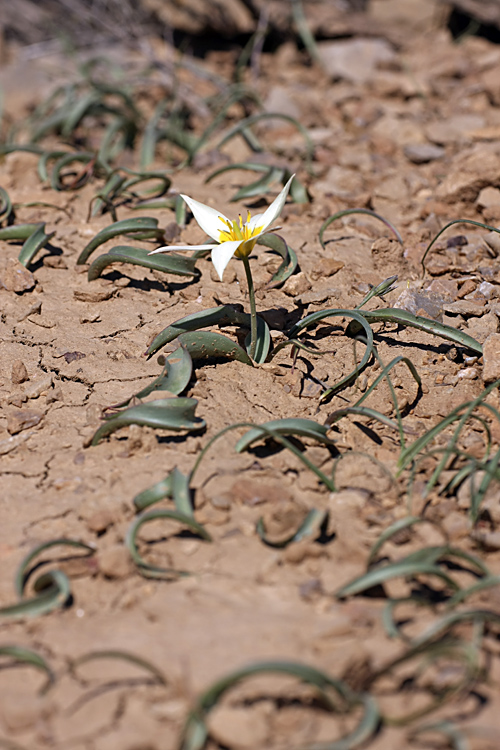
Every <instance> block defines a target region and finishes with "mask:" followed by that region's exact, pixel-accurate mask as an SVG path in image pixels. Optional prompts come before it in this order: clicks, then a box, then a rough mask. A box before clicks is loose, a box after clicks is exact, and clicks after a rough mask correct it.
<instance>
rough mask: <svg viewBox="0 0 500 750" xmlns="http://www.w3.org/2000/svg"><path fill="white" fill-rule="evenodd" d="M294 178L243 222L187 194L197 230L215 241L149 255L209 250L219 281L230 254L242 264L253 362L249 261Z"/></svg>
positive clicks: (254, 319)
mask: <svg viewBox="0 0 500 750" xmlns="http://www.w3.org/2000/svg"><path fill="white" fill-rule="evenodd" d="M294 177H295V175H292V176H291V177H290V179H289V180H288V182H287V183H286V185H285V187H284V188H283V190H282V191H281V192H280V194H279V195H278V196H277V197H276V198H275V199H274V201H273V202H272V203H271V205H270V206H269V208H267V210H266V211H264V213H263V214H256V215H255V216H251V214H250V211H249V212H248V215H247V220H246V221H243V218H242V216H241V214H240V216H239V218H238V219H235V220H233V221H231V220H230V219H228V218H227V217H226V216H225V215H224V214H223V213H222V212H221V211H217V210H216V209H215V208H212V207H211V206H206V205H205V204H204V203H200V202H199V201H196V200H194V199H193V198H190V197H189V196H188V195H181V197H182V198H183V199H184V201H185V202H186V203H187V205H188V206H189V208H190V209H191V211H192V212H193V216H194V218H195V219H196V221H197V222H198V224H199V225H200V227H201V228H202V229H203V230H204V231H205V232H206V233H207V234H208V236H209V237H211V238H212V240H214V242H210V243H206V244H203V245H168V246H165V247H159V248H158V249H157V250H153V252H152V253H150V255H154V254H155V253H166V252H170V251H177V250H211V251H212V263H213V264H214V268H215V270H216V271H217V274H218V276H219V278H220V280H221V281H222V276H223V274H224V271H225V269H226V266H227V264H228V263H229V261H230V260H231V258H232V257H233V255H235V256H236V257H237V258H240V260H242V261H243V265H244V267H245V274H246V277H247V283H248V296H249V299H250V314H251V344H250V352H249V354H250V357H251V358H252V359H253V358H254V356H255V348H256V345H257V312H256V308H255V291H254V286H253V279H252V272H251V270H250V263H249V261H248V258H249V256H250V254H251V252H252V250H253V249H254V247H255V243H256V242H257V240H258V239H259V237H262V235H264V234H268V233H269V232H272V231H273V230H272V229H269V227H270V226H271V224H272V223H273V221H275V220H276V219H277V218H278V216H279V215H280V213H281V211H282V210H283V206H284V205H285V201H286V198H287V195H288V191H289V190H290V186H291V184H292V181H293V178H294ZM275 228H276V227H275Z"/></svg>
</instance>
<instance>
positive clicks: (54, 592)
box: [0, 570, 71, 620]
mask: <svg viewBox="0 0 500 750" xmlns="http://www.w3.org/2000/svg"><path fill="white" fill-rule="evenodd" d="M33 588H34V590H35V593H36V596H33V597H32V598H30V599H23V600H22V601H20V602H18V603H17V604H11V605H10V606H8V607H2V608H1V609H0V619H4V620H22V619H24V618H25V617H38V616H39V615H45V614H47V613H48V612H52V611H53V610H54V609H59V608H60V607H64V606H65V604H67V603H68V601H69V600H70V598H71V587H70V583H69V580H68V577H67V575H66V574H65V573H63V572H62V571H61V570H52V571H50V572H49V573H44V574H43V575H41V576H39V577H38V578H37V579H36V581H35V583H34V586H33Z"/></svg>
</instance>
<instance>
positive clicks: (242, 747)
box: [207, 704, 268, 750]
mask: <svg viewBox="0 0 500 750" xmlns="http://www.w3.org/2000/svg"><path fill="white" fill-rule="evenodd" d="M263 708H264V707H263V706H259V705H258V704H253V705H252V704H250V705H249V706H246V707H244V708H240V707H239V706H221V707H220V708H218V707H217V708H215V709H214V710H213V711H211V712H210V714H209V716H208V721H207V723H208V727H209V731H210V736H211V737H213V739H214V740H215V742H216V743H218V744H219V745H221V746H223V747H232V748H234V750H246V749H247V748H255V747H264V746H265V745H266V744H267V743H266V740H267V735H268V727H267V722H266V716H265V713H264V711H263Z"/></svg>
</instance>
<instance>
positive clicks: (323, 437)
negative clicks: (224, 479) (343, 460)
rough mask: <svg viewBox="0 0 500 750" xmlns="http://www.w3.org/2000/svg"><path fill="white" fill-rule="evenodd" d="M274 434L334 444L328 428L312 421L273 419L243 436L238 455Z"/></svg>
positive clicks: (238, 446) (239, 442)
mask: <svg viewBox="0 0 500 750" xmlns="http://www.w3.org/2000/svg"><path fill="white" fill-rule="evenodd" d="M273 434H276V435H289V436H299V437H307V438H312V439H313V440H318V441H319V442H321V443H324V444H325V445H333V444H334V443H333V440H331V439H330V438H329V437H328V427H325V425H322V424H319V423H318V422H315V421H314V420H312V419H302V418H289V419H273V420H272V421H271V422H265V423H264V424H262V425H259V426H257V427H253V428H252V429H251V430H249V431H248V432H247V433H246V434H245V435H243V437H241V438H240V439H239V440H238V442H237V443H236V446H235V450H236V453H242V452H243V451H246V450H248V449H249V448H250V446H251V445H252V444H253V443H255V442H257V440H262V439H263V438H269V437H273Z"/></svg>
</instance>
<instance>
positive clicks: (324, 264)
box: [309, 235, 500, 281]
mask: <svg viewBox="0 0 500 750" xmlns="http://www.w3.org/2000/svg"><path fill="white" fill-rule="evenodd" d="M499 237H500V235H499ZM344 266H345V263H344V262H343V261H341V260H335V258H320V260H319V261H318V262H317V263H316V264H315V266H314V268H313V269H312V270H311V271H310V273H309V275H310V277H311V278H312V279H313V280H314V281H316V279H321V278H323V277H325V276H333V275H334V274H336V273H337V272H338V271H340V270H341V269H342V268H344Z"/></svg>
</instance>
